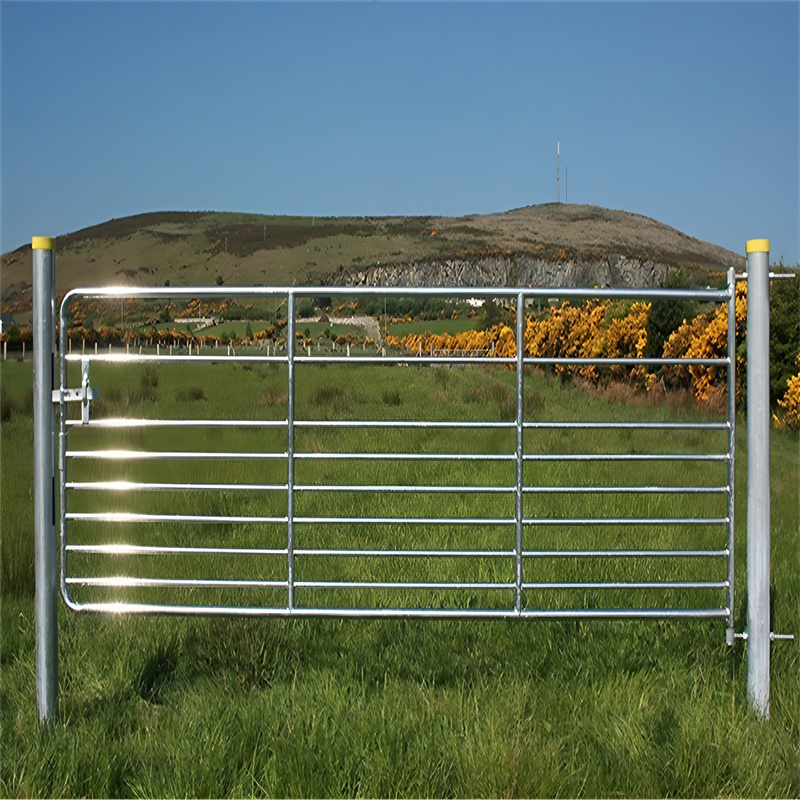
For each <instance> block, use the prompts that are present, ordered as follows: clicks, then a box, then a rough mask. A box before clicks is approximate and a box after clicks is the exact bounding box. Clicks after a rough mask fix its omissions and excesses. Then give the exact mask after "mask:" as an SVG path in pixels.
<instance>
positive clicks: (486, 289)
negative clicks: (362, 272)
mask: <svg viewBox="0 0 800 800" xmlns="http://www.w3.org/2000/svg"><path fill="white" fill-rule="evenodd" d="M289 295H293V296H294V297H320V296H323V297H347V298H350V297H369V296H372V295H380V296H383V295H388V296H390V297H417V296H422V297H426V298H427V297H452V298H459V297H463V298H466V299H469V298H473V297H488V298H500V297H503V298H509V299H513V300H516V299H517V298H518V297H519V296H520V295H522V296H523V297H524V298H537V297H544V298H550V297H563V298H580V299H584V298H587V299H598V300H614V299H618V300H642V299H648V298H650V299H654V300H701V301H707V302H713V301H724V300H728V299H729V298H730V296H731V291H730V289H667V288H655V287H641V288H637V289H623V288H616V289H614V288H610V287H609V288H602V289H601V288H583V287H573V286H539V287H515V288H513V289H511V288H508V287H491V286H470V287H454V286H398V287H392V286H303V287H294V286H291V287H290V286H283V287H279V286H224V287H223V286H202V287H198V286H124V285H120V286H103V287H79V288H76V289H71V290H70V291H69V292H67V294H66V295H65V296H64V299H63V301H62V303H61V306H62V308H64V307H65V306H66V304H67V303H68V302H69V301H70V300H72V299H73V298H74V297H93V298H98V299H99V298H103V297H119V298H128V297H139V298H143V299H148V298H167V297H181V298H189V299H190V300H195V299H197V298H198V297H219V298H229V297H287V296H289Z"/></svg>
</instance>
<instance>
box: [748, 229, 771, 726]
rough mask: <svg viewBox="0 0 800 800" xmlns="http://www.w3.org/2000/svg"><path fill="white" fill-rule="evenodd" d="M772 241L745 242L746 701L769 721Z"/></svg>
mask: <svg viewBox="0 0 800 800" xmlns="http://www.w3.org/2000/svg"><path fill="white" fill-rule="evenodd" d="M769 436H770V413H769V239H751V240H750V241H748V242H747V697H748V699H749V701H750V705H751V706H752V707H753V709H754V710H755V712H756V713H757V714H758V715H759V716H760V717H762V718H763V719H769V662H770V652H769V651H770V611H769V582H770V518H769V514H770V501H769V489H770V480H769V452H770V445H769Z"/></svg>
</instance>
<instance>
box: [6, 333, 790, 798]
mask: <svg viewBox="0 0 800 800" xmlns="http://www.w3.org/2000/svg"><path fill="white" fill-rule="evenodd" d="M223 327H224V326H223ZM394 327H396V326H393V329H394ZM393 332H394V330H393ZM70 369H71V373H70V374H71V385H74V384H75V383H76V382H79V371H78V370H79V367H78V365H77V364H73V365H71V366H70ZM1 378H2V380H1V383H0V386H1V387H2V440H1V441H0V445H1V447H2V450H1V451H0V458H1V459H2V461H1V462H0V467H1V468H2V482H1V485H0V488H1V494H0V509H1V510H2V540H1V542H0V544H1V545H2V630H1V632H0V659H1V661H0V664H1V666H2V694H0V723H2V733H1V735H2V760H1V761H0V793H2V795H3V796H6V797H81V796H83V797H99V796H102V797H179V796H180V797H244V796H258V797H276V796H280V797H286V796H294V797H341V796H350V797H377V796H385V797H411V796H416V797H454V796H461V797H500V796H507V797H616V796H624V797H643V796H649V797H797V796H798V795H800V755H799V752H800V751H799V750H798V744H799V743H800V681H799V680H798V675H799V673H800V670H799V667H800V658H798V653H799V649H800V643H799V642H798V640H795V641H786V640H781V641H777V642H775V643H774V644H773V646H772V665H771V676H772V684H771V717H770V719H769V720H768V721H762V720H760V719H759V718H758V717H757V716H756V715H755V714H754V712H753V711H752V710H751V709H750V707H749V705H748V702H747V645H746V643H745V642H743V641H742V640H741V639H737V640H736V644H735V645H734V646H733V647H728V646H727V645H726V644H725V621H724V619H713V620H682V619H658V620H616V621H605V620H591V619H547V620H529V619H525V620H520V619H496V620H481V619H472V618H470V619H457V618H453V619H429V620H421V619H413V618H392V619H380V618H369V619H340V618H320V617H295V618H291V619H282V618H271V619H270V618H255V617H252V616H244V617H236V618H224V617H209V616H191V617H170V616H137V615H113V616H101V615H93V614H89V613H87V614H75V613H73V612H71V611H69V610H68V609H67V608H66V607H65V606H64V604H63V603H60V605H59V611H58V614H59V693H60V697H59V701H60V707H59V713H58V717H57V719H56V720H55V721H54V722H53V723H52V724H51V725H49V726H47V727H46V728H44V729H40V728H39V726H38V717H37V707H36V690H35V662H34V642H35V619H34V604H33V594H34V568H33V560H34V559H33V507H32V503H33V499H32V496H33V490H32V479H33V478H32V476H33V464H32V449H33V422H32V415H31V402H32V392H31V366H30V364H29V363H25V364H23V363H18V362H5V363H3V364H2V374H1ZM296 380H297V382H296V386H297V391H296V400H295V403H296V419H298V420H300V421H303V422H309V421H319V422H322V423H328V424H327V425H326V424H321V425H309V424H306V425H302V424H301V425H298V426H296V428H295V446H296V451H297V453H298V454H302V457H299V458H298V459H297V461H296V465H295V475H294V482H295V485H296V489H297V491H296V492H295V509H294V513H295V515H296V516H298V517H301V518H303V519H306V520H309V521H306V522H299V523H298V524H297V525H296V526H295V547H297V548H300V549H301V550H304V551H305V553H306V554H304V555H298V556H296V558H295V571H296V574H295V577H296V579H297V580H298V581H299V582H300V584H301V585H300V588H297V589H296V593H295V598H294V600H295V604H296V605H297V606H298V607H302V608H316V609H324V610H329V609H332V608H340V607H345V608H347V607H365V606H368V607H370V608H389V609H395V608H414V607H419V608H427V607H431V608H436V609H456V610H464V609H470V610H474V609H490V610H498V609H508V608H513V603H514V592H513V589H511V588H508V585H509V584H513V581H514V562H513V559H511V558H508V557H478V558H473V559H465V558H460V557H456V556H452V555H451V556H449V557H440V558H427V557H426V558H403V557H393V558H386V557H381V558H378V557H375V556H372V555H370V556H366V555H365V556H359V557H350V558H342V557H336V556H322V555H314V554H313V553H312V552H311V551H313V550H315V549H320V548H326V549H327V548H345V549H365V550H366V549H369V550H373V551H374V550H387V549H398V550H399V549H406V550H407V549H419V550H436V549H442V550H447V551H455V550H458V549H470V550H476V551H488V550H498V551H504V552H507V551H508V550H510V549H512V548H513V546H514V526H513V525H511V526H509V525H507V524H505V523H503V522H501V521H500V520H503V519H506V518H508V517H509V516H511V517H513V513H514V495H513V492H509V491H503V487H506V488H508V487H511V486H513V483H514V478H515V473H514V470H515V466H514V462H513V461H493V460H489V459H486V458H480V456H482V455H487V454H492V453H497V452H503V453H509V452H513V449H514V446H515V439H514V436H515V434H514V430H513V429H510V428H507V427H493V428H488V429H484V430H476V429H459V428H439V427H427V428H425V427H422V428H420V427H414V426H410V427H403V426H402V424H399V425H396V426H391V427H386V428H382V427H374V428H366V429H365V428H345V427H340V426H336V425H335V424H334V425H331V424H330V423H340V422H343V421H351V420H370V421H375V422H380V421H384V420H396V421H399V423H402V422H410V423H415V422H420V421H439V422H444V421H457V422H461V423H464V422H475V421H479V420H487V421H492V422H499V423H505V422H509V421H511V420H513V418H514V407H515V380H516V374H515V373H514V372H513V371H511V370H506V369H502V368H499V367H493V366H492V367H487V366H478V365H476V366H469V367H465V368H452V369H447V368H444V367H438V366H437V367H425V366H417V367H413V366H412V367H400V366H388V365H374V364H363V363H362V364H346V365H342V364H303V363H297V365H296ZM92 385H95V386H97V387H98V388H99V389H100V398H99V399H98V400H96V401H93V403H92V418H93V419H102V418H104V417H107V418H114V417H120V416H124V417H130V418H134V419H189V418H191V419H201V420H203V419H205V420H231V421H241V420H247V421H250V422H253V423H254V424H252V425H247V424H246V423H245V424H243V425H235V426H231V427H229V428H228V427H216V428H213V427H208V428H195V427H191V428H185V427H184V428H181V427H176V428H159V427H144V426H142V427H127V428H124V429H117V430H109V429H104V428H99V427H98V428H92V427H88V428H81V427H75V428H73V429H71V431H70V434H69V442H70V448H71V449H76V450H95V449H97V450H99V449H104V448H112V447H113V448H119V449H125V450H142V451H162V452H165V453H166V452H173V451H180V450H183V451H186V450H190V451H197V452H204V453H207V454H208V453H211V454H214V456H213V457H209V458H205V459H196V460H183V461H181V460H167V459H165V460H163V461H146V460H130V459H122V460H115V461H109V460H101V459H71V460H70V462H69V465H68V479H69V480H70V481H74V482H78V483H81V482H84V483H90V482H95V481H115V480H116V481H135V482H139V481H147V482H161V483H190V484H197V485H198V487H199V485H200V484H206V485H208V484H215V485H220V486H223V487H225V488H217V489H213V490H212V489H208V488H205V489H204V488H196V489H192V490H187V491H179V492H166V491H143V492H136V493H130V492H109V491H105V490H70V494H69V499H68V507H69V510H70V511H73V512H78V513H82V512H83V513H92V512H96V511H98V510H102V511H111V512H133V513H136V512H141V513H149V514H163V515H174V514H198V515H201V514H202V515H216V516H220V517H225V516H231V515H235V516H243V517H256V516H257V517H262V518H263V517H269V518H273V517H275V518H281V517H283V516H285V515H286V513H287V501H286V495H285V492H283V491H280V490H278V489H275V488H274V487H279V486H281V485H283V484H284V483H285V482H286V459H285V458H282V457H281V454H282V453H284V452H285V449H286V447H287V432H286V428H285V426H284V425H281V424H276V425H275V426H268V425H264V424H263V423H264V422H270V421H273V422H276V423H281V422H282V421H283V420H285V419H286V414H287V402H288V394H287V390H286V368H285V366H283V365H281V364H265V363H253V362H239V363H223V364H213V365H198V364H180V363H176V364H168V363H160V364H158V365H153V364H147V365H145V364H141V363H139V364H128V365H124V366H118V365H113V364H103V363H94V364H92ZM523 396H524V408H525V419H526V421H528V422H541V423H547V422H553V421H566V422H574V421H600V420H608V421H614V422H622V421H626V422H627V421H631V422H682V421H719V417H718V416H711V415H709V414H707V413H704V412H700V411H697V410H694V409H692V408H691V405H690V404H687V403H685V402H682V403H678V402H675V403H671V402H664V403H662V404H660V405H648V404H646V403H639V402H636V398H635V397H631V398H629V399H630V401H631V402H627V403H620V402H614V401H612V400H610V399H607V398H603V397H599V396H592V395H589V394H588V393H587V392H586V391H584V390H581V389H579V388H576V387H575V386H573V385H572V384H570V383H566V382H561V381H559V380H558V379H556V378H554V377H552V376H550V375H547V374H544V373H539V372H530V373H526V375H525V381H524V392H523ZM70 413H71V414H73V415H74V414H77V409H71V410H70ZM256 423H258V424H256ZM725 436H726V434H725V432H724V431H698V430H697V429H694V430H689V431H669V432H665V431H663V430H660V431H659V430H653V429H650V430H645V431H631V430H623V431H619V430H617V431H603V430H576V429H570V428H566V429H560V430H553V429H550V428H547V427H542V428H528V429H526V431H525V437H524V450H525V453H526V455H529V456H547V455H548V454H552V453H571V454H581V453H587V452H598V453H626V454H637V453H653V452H655V453H676V452H678V453H687V454H690V453H697V452H705V451H713V452H719V451H723V452H724V450H725ZM234 451H235V452H238V453H244V454H246V455H247V456H252V457H246V458H244V459H231V458H225V457H223V456H222V454H224V453H229V452H234ZM369 451H375V452H382V453H386V454H390V457H387V458H385V459H383V460H380V461H374V460H369V459H367V458H358V457H357V458H354V459H350V458H347V459H345V458H340V457H338V456H339V455H340V454H341V453H355V454H362V453H365V452H369ZM264 453H271V454H275V455H274V457H272V458H268V459H264V458H260V457H258V456H259V454H264ZM407 453H423V454H425V453H427V454H437V453H447V454H452V455H455V456H469V455H476V456H478V457H477V458H474V459H473V458H455V459H449V460H448V459H436V460H429V461H428V460H423V461H409V460H405V459H403V458H399V457H398V458H392V457H391V455H402V454H407ZM746 455H747V441H746V420H745V419H744V418H743V417H740V418H738V419H737V427H736V459H737V460H736V487H737V494H736V513H735V520H736V554H737V558H736V579H735V586H736V603H735V620H736V630H737V631H742V630H744V628H745V625H746V573H745V565H746V559H745V553H746V477H747V476H746V462H747V459H746ZM725 473H726V469H725V467H724V465H722V464H699V463H696V462H691V461H687V462H680V463H679V464H678V466H677V469H676V467H675V465H674V464H668V462H661V461H659V462H647V461H644V462H630V463H628V462H621V463H616V462H612V463H610V464H609V463H608V462H600V463H597V462H589V463H585V464H584V463H580V462H576V461H549V460H547V459H546V458H543V459H541V460H536V459H531V460H529V461H528V462H526V464H525V468H524V480H525V484H526V485H529V486H559V485H560V486H570V485H571V486H593V485H598V484H608V483H613V484H614V485H620V486H626V485H648V484H649V485H659V484H681V485H699V486H709V487H711V486H717V485H720V484H724V483H725V480H726V474H725ZM771 475H772V498H771V502H772V506H771V509H772V532H771V533H772V629H773V630H774V631H775V632H776V633H792V634H795V636H798V634H800V630H799V629H798V627H799V626H798V612H799V611H800V541H798V529H799V528H800V506H799V504H798V494H797V486H798V485H799V484H800V450H799V448H798V436H797V434H792V433H791V432H787V431H774V432H773V434H772V471H771ZM359 485H383V486H401V487H404V490H403V491H391V492H390V491H384V492H379V491H376V492H367V493H364V492H358V491H355V489H354V487H356V486H359ZM459 486H466V487H471V488H472V491H467V492H451V491H429V490H427V488H428V487H440V488H442V487H444V488H446V487H459ZM313 487H327V488H325V489H324V490H318V491H313V490H312V489H313ZM486 487H490V489H491V491H479V490H480V489H481V488H483V489H486ZM725 513H726V500H725V497H724V496H723V495H720V494H719V493H713V492H710V493H708V494H705V493H703V494H698V495H697V496H685V495H657V496H656V495H650V494H644V495H626V494H624V493H623V494H608V495H597V494H594V493H585V494H568V495H565V494H563V493H558V492H551V493H547V492H544V493H542V492H529V493H527V494H526V495H525V497H524V503H523V514H524V516H525V517H526V518H528V519H530V520H540V519H552V518H559V517H565V518H571V519H573V518H584V517H620V518H628V517H634V516H639V517H641V516H645V517H682V518H683V517H688V516H703V517H719V516H724V515H725ZM359 516H364V517H366V516H379V517H381V518H385V519H387V520H391V519H395V518H398V517H404V516H414V517H421V518H446V519H447V520H449V522H448V523H447V524H441V525H429V524H428V525H424V524H421V525H416V526H404V525H401V524H398V523H395V522H381V523H374V522H373V523H365V524H347V523H344V522H330V523H315V522H314V520H317V519H319V518H321V517H324V518H326V519H341V518H344V517H359ZM458 518H466V519H473V520H477V519H480V518H483V519H491V520H494V522H492V523H489V522H487V523H485V524H484V523H477V522H473V523H471V524H463V523H459V522H458ZM69 531H70V542H71V543H77V544H87V545H91V544H97V543H121V542H124V543H136V544H141V545H157V546H170V545H171V546H174V547H194V548H200V547H227V548H253V549H258V548H266V549H274V550H280V549H281V548H283V547H285V546H286V541H285V540H286V526H285V524H283V525H282V524H280V523H277V522H275V523H272V522H265V521H261V522H254V521H250V522H242V523H231V522H224V521H221V522H220V523H219V524H194V523H190V522H183V523H180V522H162V523H147V522H145V523H133V522H127V521H121V522H98V521H93V520H76V521H74V522H72V521H71V522H70V528H69ZM724 537H725V531H724V526H722V527H720V526H718V525H717V526H714V525H708V526H697V525H683V524H673V525H668V526H653V525H644V524H642V525H602V524H595V525H576V524H565V525H539V524H530V525H526V527H525V531H524V536H523V547H524V548H525V549H528V550H533V549H537V548H541V549H555V548H564V549H593V548H598V549H600V548H610V549H626V548H631V549H647V548H652V549H668V548H672V547H674V548H676V549H684V548H687V547H697V548H708V549H712V548H717V547H724V544H725V538H724ZM68 565H69V568H68V575H70V576H86V575H90V576H100V577H109V578H113V577H114V576H118V575H120V574H126V575H136V576H140V577H147V578H154V579H160V578H169V577H181V578H186V579H187V580H195V581H196V580H200V581H206V582H211V581H214V580H218V579H231V580H240V581H254V582H258V583H257V584H250V585H248V586H244V587H240V586H230V585H226V586H223V587H220V586H216V585H213V584H212V585H204V586H191V585H184V586H177V587H167V586H160V587H155V588H143V587H137V586H123V587H118V586H93V585H78V584H75V585H73V586H72V587H71V592H72V596H73V599H75V600H76V601H77V602H81V603H92V602H95V601H101V600H103V601H104V600H119V601H126V602H139V601H141V602H157V603H180V604H189V605H196V606H200V607H204V606H216V605H218V604H219V605H222V604H226V605H231V606H234V607H237V608H240V609H247V608H248V607H252V606H270V607H278V608H280V607H284V606H285V605H286V602H287V590H286V588H285V587H283V586H282V585H280V584H281V581H284V580H285V578H286V569H287V564H286V556H285V554H268V555H263V556H258V557H255V556H252V557H243V556H241V555H237V556H233V555H230V554H223V553H215V554H212V555H202V554H191V553H188V554H187V553H183V554H176V555H170V556H160V557H156V558H154V557H152V556H145V555H135V556H124V557H121V556H119V555H108V554H105V555H103V554H100V555H98V554H92V553H70V555H69V561H68ZM724 578H725V566H724V560H721V559H664V558H662V559H659V558H642V557H625V558H623V557H619V558H615V559H594V560H592V559H577V558H565V559H546V558H543V559H529V560H526V561H525V562H524V567H523V580H524V581H526V582H532V583H534V582H535V583H537V585H538V584H539V583H544V582H553V581H560V582H564V583H569V582H590V583H593V582H607V581H621V582H626V581H628V582H630V581H635V582H638V581H661V580H669V581H676V582H680V581H705V580H713V581H722V580H724ZM351 580H352V581H354V582H356V581H365V580H366V581H374V582H376V583H378V584H379V585H380V586H379V588H376V589H370V590H366V589H364V588H347V587H342V586H341V585H337V584H340V583H341V582H342V581H351ZM460 580H464V581H467V582H469V588H465V589H459V590H453V589H450V588H446V587H445V586H444V584H446V583H448V582H453V581H460ZM398 581H399V582H402V583H405V584H406V586H401V587H388V586H387V585H386V584H388V583H391V582H398ZM412 582H420V583H426V582H428V583H435V584H437V586H436V587H435V588H408V586H407V584H408V583H412ZM486 583H492V584H494V585H496V587H497V588H493V589H487V588H482V587H481V586H480V584H486ZM665 605H667V606H669V607H675V608H698V607H703V608H719V607H724V605H725V595H724V591H723V590H720V589H697V588H673V589H669V590H659V591H655V590H649V589H636V590H631V589H629V588H611V589H609V588H605V589H598V588H587V589H578V590H576V589H526V590H525V591H524V593H523V609H529V610H530V609H533V608H547V609H566V608H579V609H592V608H605V607H619V608H639V607H643V608H658V607H662V606H665Z"/></svg>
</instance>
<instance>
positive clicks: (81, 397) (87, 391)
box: [53, 361, 100, 425]
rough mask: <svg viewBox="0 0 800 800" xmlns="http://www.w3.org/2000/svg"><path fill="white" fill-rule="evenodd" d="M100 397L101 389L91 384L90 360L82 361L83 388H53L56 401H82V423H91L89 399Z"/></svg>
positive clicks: (54, 400)
mask: <svg viewBox="0 0 800 800" xmlns="http://www.w3.org/2000/svg"><path fill="white" fill-rule="evenodd" d="M98 397H100V390H99V389H96V388H95V387H93V386H89V362H88V361H83V362H82V363H81V388H80V389H64V390H63V391H62V390H61V389H53V402H54V403H71V402H78V401H79V402H80V403H81V424H82V425H88V424H89V401H90V400H95V399H97V398H98Z"/></svg>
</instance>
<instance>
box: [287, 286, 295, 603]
mask: <svg viewBox="0 0 800 800" xmlns="http://www.w3.org/2000/svg"><path fill="white" fill-rule="evenodd" d="M286 305H287V311H288V313H289V328H288V331H287V335H286V355H287V358H288V364H287V369H288V373H287V376H286V387H287V388H286V391H287V400H286V404H287V420H288V443H287V445H286V449H287V453H286V455H287V459H286V502H287V512H286V514H287V521H286V548H287V550H288V553H287V559H286V569H287V579H288V591H287V595H288V598H287V602H286V604H287V606H288V607H289V609H290V610H291V609H292V608H294V462H295V452H294V415H295V407H294V400H295V396H294V390H295V377H294V344H295V336H294V323H295V320H294V315H295V296H294V293H293V292H289V296H288V298H287V303H286Z"/></svg>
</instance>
